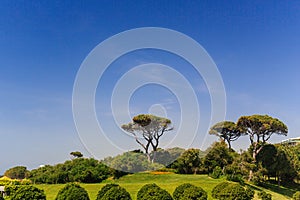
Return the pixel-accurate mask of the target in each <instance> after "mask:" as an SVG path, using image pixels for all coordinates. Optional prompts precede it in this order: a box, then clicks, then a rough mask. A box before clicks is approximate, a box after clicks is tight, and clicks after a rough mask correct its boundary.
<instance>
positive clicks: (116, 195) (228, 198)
mask: <svg viewBox="0 0 300 200" xmlns="http://www.w3.org/2000/svg"><path fill="white" fill-rule="evenodd" d="M5 190H6V194H7V195H8V196H9V197H10V198H11V199H13V200H46V195H45V193H44V191H43V190H41V189H38V188H36V187H34V186H32V185H14V186H7V187H6V188H5ZM212 197H213V198H215V199H219V200H251V199H253V197H254V191H253V190H252V189H250V188H245V187H243V186H241V185H240V184H238V183H231V182H223V183H220V184H218V185H217V186H215V187H214V188H213V190H212ZM258 197H259V198H260V199H262V200H271V199H272V196H271V194H267V193H266V192H264V191H261V192H259V193H258ZM299 197H300V192H296V193H295V194H294V196H293V199H295V200H299V199H300V198H299ZM0 199H1V196H0ZM131 199H132V198H131V196H130V194H129V193H128V192H127V191H126V190H125V189H124V188H123V187H121V186H119V185H117V184H106V185H105V186H104V187H102V189H101V190H100V191H99V192H98V195H97V198H96V200H131ZM189 199H192V200H207V193H206V192H205V191H204V190H203V189H202V188H201V187H197V186H195V185H192V184H189V183H185V184H182V185H180V186H178V187H177V188H176V189H175V191H174V192H173V197H172V196H171V195H170V194H169V193H168V192H167V191H166V190H164V189H162V188H160V187H159V186H157V185H156V184H154V183H153V184H146V185H144V186H143V187H142V188H141V189H140V190H139V191H138V193H137V200H189ZM55 200H89V195H88V193H87V191H86V190H85V189H84V188H82V187H81V186H80V185H79V184H77V183H69V184H67V185H66V186H65V187H64V188H62V189H61V190H60V191H59V192H58V194H57V196H56V199H55Z"/></svg>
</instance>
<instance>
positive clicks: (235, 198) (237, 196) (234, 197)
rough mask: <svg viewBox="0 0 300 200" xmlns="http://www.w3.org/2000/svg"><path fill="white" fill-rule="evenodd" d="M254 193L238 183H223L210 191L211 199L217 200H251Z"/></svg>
mask: <svg viewBox="0 0 300 200" xmlns="http://www.w3.org/2000/svg"><path fill="white" fill-rule="evenodd" d="M253 196H254V192H253V190H250V189H245V188H244V187H243V186H241V185H240V184H238V183H230V182H223V183H220V184H218V185H217V186H216V187H215V188H213V190H212V197H213V198H215V199H219V200H251V199H253Z"/></svg>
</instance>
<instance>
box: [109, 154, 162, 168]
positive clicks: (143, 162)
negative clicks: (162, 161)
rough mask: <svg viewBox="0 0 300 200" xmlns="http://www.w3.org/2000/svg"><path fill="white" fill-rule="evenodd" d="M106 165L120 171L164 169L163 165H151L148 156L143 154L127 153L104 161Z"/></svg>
mask: <svg viewBox="0 0 300 200" xmlns="http://www.w3.org/2000/svg"><path fill="white" fill-rule="evenodd" d="M104 163H106V164H107V165H109V166H111V167H112V168H114V169H117V170H118V171H123V172H130V173H131V172H142V171H150V170H155V169H159V168H163V167H164V166H163V165H159V164H157V163H149V162H148V159H147V156H146V155H145V154H141V153H134V152H125V153H123V154H121V155H117V156H115V157H113V158H111V157H110V158H106V159H104Z"/></svg>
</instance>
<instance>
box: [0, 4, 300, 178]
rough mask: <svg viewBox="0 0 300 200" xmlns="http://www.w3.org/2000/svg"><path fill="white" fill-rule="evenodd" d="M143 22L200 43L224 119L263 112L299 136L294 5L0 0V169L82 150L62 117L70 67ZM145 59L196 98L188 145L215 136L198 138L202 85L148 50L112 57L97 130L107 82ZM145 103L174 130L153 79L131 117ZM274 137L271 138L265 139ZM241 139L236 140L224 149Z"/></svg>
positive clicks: (298, 12) (103, 107) (167, 102)
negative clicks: (220, 94)
mask: <svg viewBox="0 0 300 200" xmlns="http://www.w3.org/2000/svg"><path fill="white" fill-rule="evenodd" d="M149 26H150V27H164V28H169V29H173V30H176V31H179V32H182V33H184V34H186V35H188V36H190V37H191V38H193V39H195V40H196V41H197V42H199V43H200V44H201V45H202V46H203V47H204V48H205V49H206V51H207V52H208V53H209V54H210V56H211V57H212V59H213V60H214V62H215V63H216V65H217V66H218V69H219V71H220V73H221V75H222V78H223V81H224V85H225V88H226V94H227V113H226V119H227V120H233V121H236V120H237V119H238V118H239V117H240V116H241V115H251V114H269V115H271V116H273V117H277V118H279V119H280V120H282V121H283V122H285V123H286V124H287V126H288V127H289V134H288V135H289V136H288V137H297V136H300V132H299V130H300V123H299V122H300V115H299V113H300V106H299V102H300V89H299V85H300V78H299V76H300V37H299V35H300V2H299V1H259V0H254V1H232V0H229V1H228V0H226V1H225V0H223V1H222V0H217V1H190V2H189V1H176V0H172V1H149V0H147V1H141V0H139V1H125V0H124V1H32V2H30V1H9V0H7V1H6V0H4V1H1V2H0V141H1V145H0V150H1V158H0V174H1V173H3V172H4V171H5V169H7V168H9V167H12V166H15V165H25V166H28V167H29V168H30V169H31V168H35V167H38V166H39V165H41V164H54V163H58V162H62V161H64V160H66V159H68V158H69V153H70V152H71V151H74V150H79V151H82V152H83V153H84V155H86V156H90V154H89V153H88V152H87V151H86V149H85V147H84V145H83V144H82V143H81V142H80V139H79V137H78V134H77V132H76V128H75V125H74V122H73V116H72V90H73V83H74V81H75V77H76V74H77V71H78V69H79V67H80V65H81V63H82V62H83V60H84V59H85V57H86V56H87V55H88V53H89V52H90V51H91V50H92V49H93V48H94V47H95V46H96V45H98V44H99V43H100V42H102V41H103V40H105V39H107V38H108V37H110V36H113V35H115V34H117V33H119V32H122V31H125V30H128V29H132V28H139V27H149ZM149 62H156V63H162V64H165V65H169V66H171V67H173V68H174V69H176V70H178V71H179V72H180V73H181V74H182V75H184V76H185V77H186V79H187V80H189V81H190V83H191V85H192V86H193V88H194V90H195V91H196V95H197V98H198V99H199V102H201V103H200V110H201V119H202V122H201V123H203V124H204V125H203V126H202V125H201V126H200V129H199V135H200V136H198V137H196V138H195V141H194V142H193V144H192V146H193V147H197V148H200V147H201V148H204V149H205V148H206V147H207V146H209V144H211V142H213V141H215V140H216V138H215V137H213V136H208V139H207V140H206V141H205V144H203V136H204V135H206V133H204V132H203V131H205V130H206V129H207V128H208V127H206V126H207V125H206V126H205V123H207V121H206V120H207V118H209V112H210V109H209V108H210V102H209V101H210V99H209V94H208V92H207V88H206V86H205V84H204V82H203V80H202V78H201V76H199V75H196V74H195V71H194V70H193V68H192V67H191V66H189V64H188V63H186V61H184V60H183V59H181V58H178V57H176V56H175V55H172V54H169V53H167V52H163V51H158V50H144V51H137V52H132V53H131V54H128V55H126V56H124V57H121V58H120V59H118V60H116V62H114V63H113V64H112V65H111V66H110V67H109V69H108V70H107V72H106V75H105V76H103V79H101V81H100V83H99V86H98V89H97V94H96V108H97V115H98V118H99V121H102V122H104V123H105V124H106V126H105V127H104V128H103V129H104V131H105V132H106V133H110V130H109V129H110V124H112V123H113V122H112V119H111V116H110V115H109V114H106V113H107V112H108V111H109V109H107V108H108V107H109V106H110V97H111V93H112V88H113V87H114V84H115V83H116V81H117V80H118V79H119V78H120V77H121V76H122V73H125V72H126V71H128V70H130V69H131V68H132V67H133V66H136V65H137V64H141V63H149ZM183 66H184V67H183ZM136 73H138V75H141V78H143V76H142V74H139V72H136ZM140 73H141V72H140ZM155 73H157V72H153V75H157V76H158V77H159V76H161V78H163V77H164V74H162V73H160V74H159V73H158V74H155ZM154 91H155V92H154ZM155 104H160V105H164V106H165V107H164V108H165V110H166V112H167V116H168V117H170V118H171V119H172V120H173V122H174V126H175V127H176V125H177V126H178V124H179V123H180V114H179V112H180V109H179V106H178V101H177V100H176V98H175V96H174V95H173V94H172V93H171V92H170V91H169V90H168V89H166V88H163V87H161V86H158V85H146V86H144V87H142V88H139V89H138V90H137V91H136V92H135V93H134V94H133V96H132V98H131V99H130V111H131V114H132V115H134V114H138V113H142V112H148V111H149V110H150V111H153V112H154V111H155V110H156V112H158V113H159V112H160V113H162V111H163V110H162V109H161V107H160V106H155ZM162 114H163V113H162ZM202 117H203V118H202ZM186 131H189V130H186ZM114 134H118V133H117V132H114ZM116 137H117V136H116ZM282 139H285V137H274V138H273V139H272V142H278V141H281V140H282ZM248 144H249V143H248V139H247V138H243V139H241V140H240V142H238V143H237V144H234V147H235V148H236V149H237V150H238V149H239V148H246V147H247V146H248ZM100 148H101V147H100ZM134 148H138V146H135V147H134Z"/></svg>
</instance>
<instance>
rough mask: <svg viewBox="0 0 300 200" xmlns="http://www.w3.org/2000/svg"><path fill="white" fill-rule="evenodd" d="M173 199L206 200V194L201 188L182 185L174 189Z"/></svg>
mask: <svg viewBox="0 0 300 200" xmlns="http://www.w3.org/2000/svg"><path fill="white" fill-rule="evenodd" d="M173 198H174V200H189V199H191V200H206V199H207V193H206V192H205V191H204V190H203V189H202V188H201V187H197V186H195V185H192V184H190V183H184V184H182V185H179V186H178V187H177V188H176V189H175V191H174V193H173Z"/></svg>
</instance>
